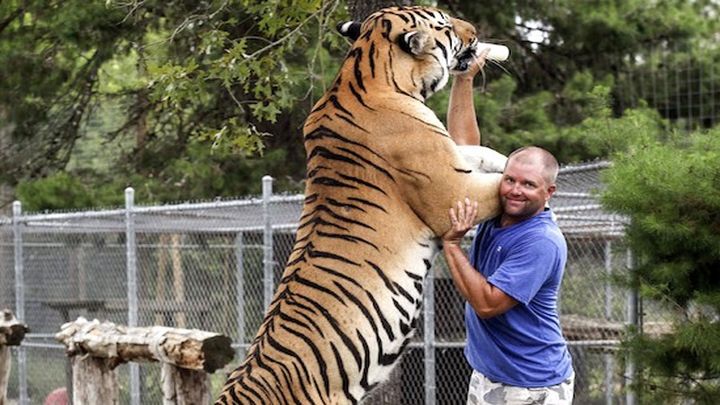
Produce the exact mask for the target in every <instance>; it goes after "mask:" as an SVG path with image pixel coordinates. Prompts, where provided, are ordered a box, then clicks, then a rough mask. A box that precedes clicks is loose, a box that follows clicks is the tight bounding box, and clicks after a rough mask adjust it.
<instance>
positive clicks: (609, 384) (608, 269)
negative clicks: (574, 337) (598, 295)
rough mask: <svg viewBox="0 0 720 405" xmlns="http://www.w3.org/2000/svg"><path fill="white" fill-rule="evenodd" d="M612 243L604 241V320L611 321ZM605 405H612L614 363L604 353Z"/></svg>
mask: <svg viewBox="0 0 720 405" xmlns="http://www.w3.org/2000/svg"><path fill="white" fill-rule="evenodd" d="M612 259H613V256H612V241H610V240H607V241H605V320H608V321H610V320H612V315H613V314H612V299H613V290H612V285H611V283H610V276H611V275H612ZM603 356H604V357H605V404H607V405H612V403H613V375H614V369H615V361H614V357H613V354H612V353H605V354H604V355H603Z"/></svg>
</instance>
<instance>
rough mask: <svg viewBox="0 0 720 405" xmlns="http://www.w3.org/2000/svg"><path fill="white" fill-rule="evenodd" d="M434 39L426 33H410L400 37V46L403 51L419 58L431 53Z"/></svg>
mask: <svg viewBox="0 0 720 405" xmlns="http://www.w3.org/2000/svg"><path fill="white" fill-rule="evenodd" d="M431 42H432V38H430V35H428V33H427V32H425V31H410V32H406V33H404V34H401V35H400V36H399V37H398V45H400V49H402V50H403V51H405V52H407V53H409V54H411V55H415V56H419V55H422V54H425V53H428V52H429V51H430V48H431V47H432V44H431Z"/></svg>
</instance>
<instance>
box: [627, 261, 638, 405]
mask: <svg viewBox="0 0 720 405" xmlns="http://www.w3.org/2000/svg"><path fill="white" fill-rule="evenodd" d="M627 268H628V271H634V266H633V254H632V251H631V250H630V249H628V250H627ZM638 301H639V299H638V290H637V288H636V287H633V288H631V289H630V291H629V292H628V301H627V323H628V325H632V326H635V327H638V326H639V317H638ZM634 381H635V361H634V360H633V359H632V357H631V356H629V357H628V358H627V363H626V365H625V382H626V389H625V405H635V403H636V402H635V400H636V397H635V392H634V391H633V390H631V389H627V383H632V382H634Z"/></svg>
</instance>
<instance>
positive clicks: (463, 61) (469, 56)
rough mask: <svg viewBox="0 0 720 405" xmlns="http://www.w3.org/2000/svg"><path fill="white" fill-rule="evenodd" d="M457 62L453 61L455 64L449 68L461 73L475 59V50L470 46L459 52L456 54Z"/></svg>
mask: <svg viewBox="0 0 720 405" xmlns="http://www.w3.org/2000/svg"><path fill="white" fill-rule="evenodd" d="M456 59H457V62H456V63H455V66H453V67H452V68H451V69H450V70H452V71H453V72H455V73H462V72H465V71H466V70H468V69H469V68H470V64H471V63H472V61H473V60H474V59H475V51H474V49H472V48H468V49H466V50H464V51H462V52H460V53H459V54H458V55H457V56H456Z"/></svg>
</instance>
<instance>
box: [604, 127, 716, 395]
mask: <svg viewBox="0 0 720 405" xmlns="http://www.w3.org/2000/svg"><path fill="white" fill-rule="evenodd" d="M613 163H614V165H613V168H612V169H611V170H609V171H608V172H607V175H606V181H607V185H608V189H607V191H606V193H605V194H604V196H603V200H604V203H605V204H606V205H607V206H608V207H609V208H610V209H612V210H615V211H617V212H620V213H623V214H625V215H627V216H628V218H629V225H628V228H627V240H628V243H629V244H630V247H631V249H632V251H633V253H634V255H635V256H636V265H635V268H634V269H633V271H632V272H631V273H630V275H629V280H628V282H629V283H630V284H631V285H634V286H636V287H637V288H638V289H639V291H640V292H641V293H642V295H643V297H646V298H650V299H653V300H655V301H659V302H661V303H663V304H664V305H665V307H667V308H668V309H669V310H670V311H671V312H672V313H675V314H677V315H679V316H678V317H677V321H676V324H675V325H674V330H673V332H672V333H671V334H668V335H666V336H663V337H659V338H652V337H647V336H643V335H641V334H638V335H635V336H634V338H633V339H632V340H630V341H629V344H628V348H629V349H630V351H631V353H632V355H633V358H634V359H635V361H636V362H637V363H638V365H639V368H640V369H641V370H642V372H641V373H640V375H639V377H640V378H639V380H638V381H636V383H635V385H636V387H637V388H639V389H640V391H641V392H643V393H644V395H646V396H647V397H648V398H647V400H648V401H649V402H648V403H654V402H653V401H655V400H660V402H663V403H668V401H669V400H670V399H671V398H672V399H673V400H679V399H695V400H697V401H698V403H707V404H710V403H715V402H716V401H717V398H718V397H719V396H720V322H718V319H719V317H720V273H718V268H720V189H718V186H717V185H718V184H719V182H720V129H714V130H712V131H707V132H695V133H692V134H690V135H678V134H674V135H673V136H672V137H670V138H669V139H662V140H659V139H657V138H655V137H653V136H649V134H644V135H642V136H638V137H636V139H634V140H633V141H632V142H630V143H629V145H628V147H627V148H626V149H625V151H624V152H623V153H618V154H617V155H615V159H614V160H613Z"/></svg>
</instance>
